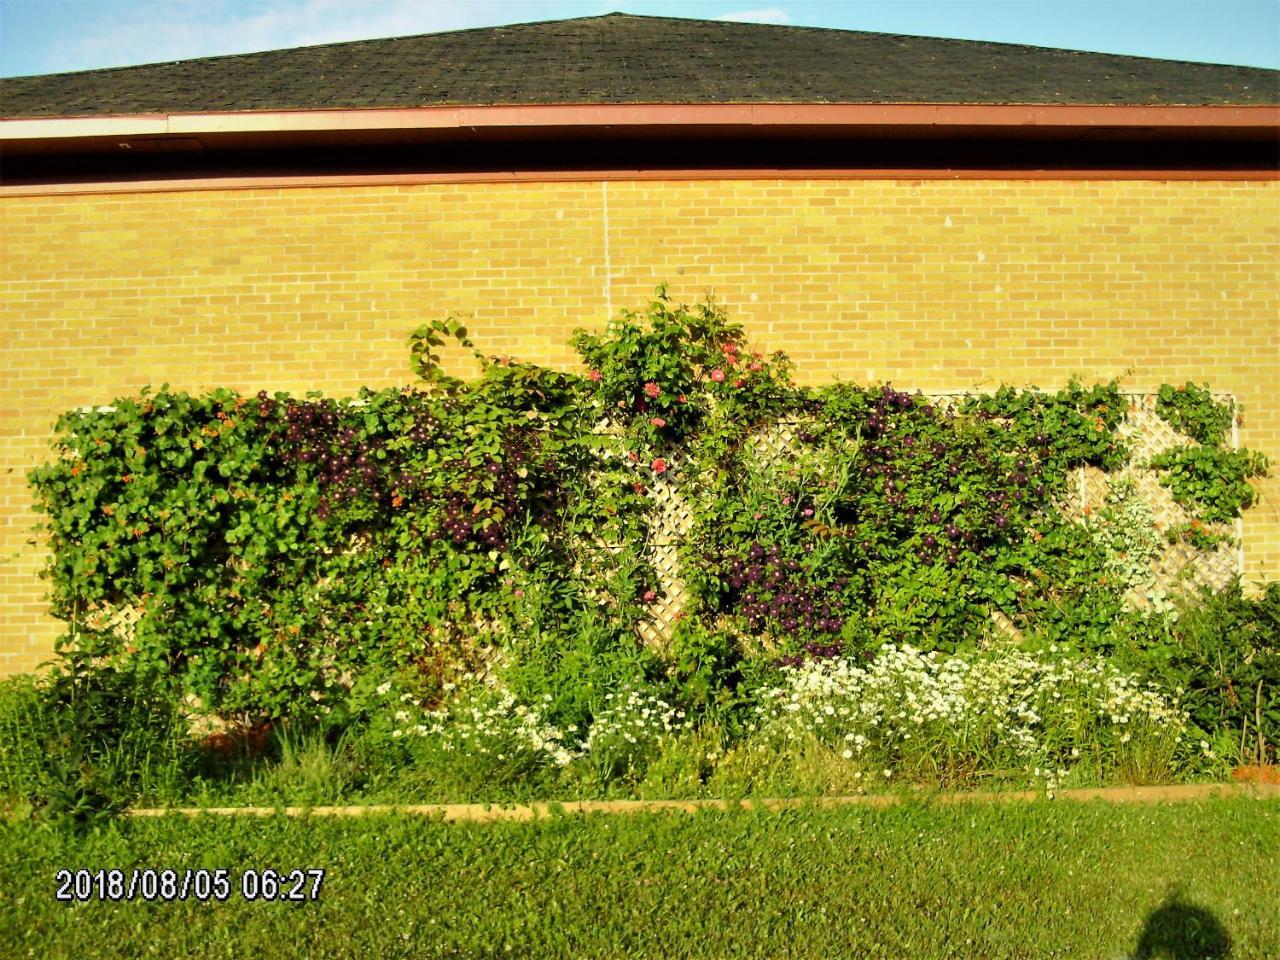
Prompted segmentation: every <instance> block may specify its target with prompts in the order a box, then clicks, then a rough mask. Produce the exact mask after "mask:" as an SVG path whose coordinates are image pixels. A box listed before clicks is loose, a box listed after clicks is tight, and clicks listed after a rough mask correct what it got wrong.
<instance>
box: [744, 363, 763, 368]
mask: <svg viewBox="0 0 1280 960" xmlns="http://www.w3.org/2000/svg"><path fill="white" fill-rule="evenodd" d="M747 369H748V370H763V369H764V364H763V363H753V364H751V365H750V366H749V367H747Z"/></svg>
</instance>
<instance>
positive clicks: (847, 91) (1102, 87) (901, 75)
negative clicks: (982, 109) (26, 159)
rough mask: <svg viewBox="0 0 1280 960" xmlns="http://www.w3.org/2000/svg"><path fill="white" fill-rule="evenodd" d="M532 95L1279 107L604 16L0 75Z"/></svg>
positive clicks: (977, 53)
mask: <svg viewBox="0 0 1280 960" xmlns="http://www.w3.org/2000/svg"><path fill="white" fill-rule="evenodd" d="M533 103H541V104H545V103H974V104H1001V103H1028V104H1046V103H1071V104H1109V103H1122V104H1146V105H1150V104H1155V105H1172V104H1190V105H1206V104H1277V103H1280V71H1278V70H1265V69H1261V68H1255V67H1234V66H1221V65H1215V64H1203V63H1183V62H1180V61H1173V60H1154V59H1148V58H1143V57H1128V56H1117V55H1112V54H1102V53H1082V52H1077V51H1071V50H1056V49H1048V48H1043V47H1026V46H1014V45H1010V44H1000V43H985V42H978V41H969V40H943V39H937V38H932V37H907V36H896V35H891V34H879V33H863V32H857V31H849V30H827V29H818V28H814V27H784V26H772V25H764V24H742V23H724V22H719V21H707V20H685V19H676V18H671V17H642V16H632V15H630V14H619V13H613V14H608V15H606V16H602V17H586V18H580V19H575V20H558V21H548V22H542V23H527V24H516V25H513V26H505V27H489V28H483V29H475V30H460V31H456V32H451V33H435V34H425V35H422V36H416V37H401V38H396V39H388V40H365V41H357V42H353V43H334V44H326V45H322V46H314V47H299V48H295V49H290V50H275V51H270V52H266V53H253V54H244V55H237V56H225V57H209V58H205V59H199V60H185V61H178V62H175V63H157V64H149V65H146V66H137V67H119V68H115V69H110V70H88V71H82V72H79V73H64V74H48V75H44V76H36V77H17V78H12V79H7V80H0V114H2V115H3V116H6V117H51V116H52V117H57V116H92V115H102V114H125V113H182V112H200V111H220V110H228V111H236V110H290V109H311V108H318V107H325V108H362V107H411V106H412V107H417V106H433V105H445V104H458V105H486V104H533Z"/></svg>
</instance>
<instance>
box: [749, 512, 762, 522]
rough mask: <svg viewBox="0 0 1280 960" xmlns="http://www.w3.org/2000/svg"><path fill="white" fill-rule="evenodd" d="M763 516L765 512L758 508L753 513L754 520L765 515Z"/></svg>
mask: <svg viewBox="0 0 1280 960" xmlns="http://www.w3.org/2000/svg"><path fill="white" fill-rule="evenodd" d="M763 516H764V514H763V513H761V512H760V511H759V510H757V511H756V512H755V513H753V514H752V515H751V517H752V519H753V520H759V519H760V518H761V517H763Z"/></svg>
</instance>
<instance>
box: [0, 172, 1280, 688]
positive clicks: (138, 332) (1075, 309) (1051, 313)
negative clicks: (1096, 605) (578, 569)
mask: <svg viewBox="0 0 1280 960" xmlns="http://www.w3.org/2000/svg"><path fill="white" fill-rule="evenodd" d="M0 239H2V242H3V260H2V266H0V271H2V272H0V330H2V331H3V351H4V352H3V372H4V376H3V379H2V380H0V436H2V439H3V449H2V450H0V458H2V460H3V462H2V463H0V674H4V673H8V672H13V671H17V670H24V669H29V668H31V667H33V666H34V665H35V664H36V663H37V662H39V661H40V660H41V659H43V658H44V657H46V656H47V655H48V653H49V651H50V650H51V645H52V640H53V638H54V636H55V635H56V631H57V626H58V625H57V624H56V623H54V622H53V621H51V620H50V619H48V618H47V617H46V616H45V615H44V612H43V610H44V605H43V602H42V594H43V592H44V584H43V582H42V581H40V580H39V579H38V578H37V571H38V569H39V568H40V566H41V565H42V562H43V557H42V552H41V550H40V548H39V547H38V546H35V545H32V544H31V543H29V541H31V540H33V539H34V534H33V527H34V525H35V524H36V522H37V519H38V518H37V515H36V514H35V513H34V512H32V511H31V508H30V501H29V498H28V496H27V493H26V489H25V481H24V474H25V471H26V470H27V469H28V468H29V467H31V466H32V465H34V464H36V463H37V462H39V461H41V460H42V459H43V458H44V457H46V456H47V454H48V442H49V439H50V436H51V428H52V424H53V421H54V418H55V417H56V416H57V414H58V413H59V412H61V411H63V410H66V409H68V408H71V407H75V406H80V405H83V404H98V403H105V402H108V401H110V400H111V399H112V398H114V397H117V396H120V395H123V394H128V393H131V392H134V391H136V390H137V389H138V388H140V387H142V386H143V385H146V384H155V385H159V384H160V383H162V382H164V381H168V382H169V383H170V384H171V385H173V386H174V387H180V388H184V389H188V390H200V389H203V388H206V387H212V386H215V385H229V386H233V387H236V388H238V389H240V390H243V391H255V392H256V391H257V390H258V389H261V388H265V389H267V390H273V391H274V390H281V389H283V390H293V391H299V392H301V391H305V390H308V389H322V390H324V391H326V392H327V393H331V394H338V395H341V394H349V393H352V392H354V391H356V390H357V389H358V388H359V387H360V386H361V385H366V384H367V385H370V386H375V387H377V386H385V385H389V384H400V383H407V382H410V381H411V380H412V377H411V374H410V373H409V369H408V363H407V357H408V353H407V350H406V348H405V343H404V340H405V336H406V334H407V333H408V331H409V330H410V329H411V328H412V327H413V326H415V325H416V324H417V323H419V322H420V321H421V320H422V319H424V318H428V317H437V316H444V315H445V314H447V313H449V312H451V311H458V312H460V313H462V314H464V315H468V316H470V317H471V318H472V320H471V323H470V326H471V328H472V330H473V331H474V336H475V339H476V340H477V342H478V345H479V346H480V347H481V348H482V349H484V350H485V351H486V352H492V353H508V352H509V353H511V354H513V355H516V356H519V357H522V358H524V359H528V360H531V361H535V362H538V363H544V364H552V365H567V364H570V363H571V362H572V355H571V352H570V351H569V349H568V346H567V343H566V341H567V338H568V336H569V333H570V332H571V330H572V329H573V328H574V327H576V326H595V325H599V324H602V323H603V322H604V320H605V318H606V317H607V316H608V314H609V312H610V310H617V309H619V308H621V307H640V306H642V305H643V304H644V303H645V302H647V298H648V296H649V295H650V293H651V291H652V289H653V286H654V284H655V283H656V282H657V281H659V280H664V279H665V280H668V281H669V282H670V286H671V290H672V293H673V294H674V295H675V296H677V297H679V298H681V299H684V300H687V301H691V300H693V299H696V298H698V297H700V296H702V295H703V294H704V293H706V292H707V291H712V292H714V294H715V296H716V298H717V300H718V301H719V302H721V303H722V304H724V306H725V307H727V308H728V310H729V313H730V315H731V316H732V317H733V318H734V319H737V320H740V321H742V322H744V323H745V324H746V325H747V328H748V331H749V333H750V334H752V336H753V338H754V339H755V340H756V341H757V342H758V343H759V344H761V345H762V346H764V347H765V348H767V349H771V350H772V349H785V350H787V351H788V352H790V354H791V355H792V357H793V358H794V359H795V361H796V363H797V366H798V373H799V376H800V378H801V379H802V380H803V381H805V382H820V381H825V380H830V379H833V378H835V377H840V378H843V379H850V380H886V379H889V380H893V381H894V382H895V383H896V384H898V385H900V386H905V387H911V388H915V387H919V388H921V389H924V390H954V389H965V388H969V387H991V386H994V385H996V384H998V383H999V382H1002V381H1004V382H1009V383H1014V384H1020V385H1026V384H1034V385H1039V386H1044V387H1057V386H1060V385H1062V384H1064V383H1065V382H1066V381H1067V379H1068V378H1069V377H1071V376H1072V375H1078V376H1080V377H1083V378H1084V379H1085V380H1087V381H1093V380H1098V379H1109V378H1111V377H1117V376H1120V377H1123V384H1124V386H1125V388H1126V389H1132V390H1137V391H1142V390H1148V389H1151V388H1154V387H1155V386H1157V385H1158V384H1160V383H1161V382H1162V381H1175V382H1181V381H1183V380H1186V379H1194V380H1197V381H1200V380H1207V381H1208V382H1209V383H1210V384H1211V386H1213V388H1214V389H1217V390H1225V391H1231V392H1234V393H1235V394H1236V395H1237V396H1238V397H1239V398H1240V401H1241V403H1242V405H1243V407H1244V410H1245V425H1244V427H1243V429H1242V430H1241V441H1242V442H1243V443H1244V444H1246V445H1247V446H1250V447H1254V448H1257V449H1261V450H1263V451H1264V452H1266V453H1267V454H1268V455H1269V456H1270V457H1271V458H1272V460H1273V461H1280V282H1278V281H1280V275H1278V274H1280V182H1260V183H1241V182H1236V183H1230V182H1148V181H996V180H991V181H987V180H969V181H945V180H925V181H911V180H900V181H887V180H846V181H831V180H826V181H805V180H729V181H687V182H665V181H634V182H623V181H617V182H610V183H608V184H602V183H599V182H597V183H489V184H427V185H417V186H399V187H397V186H377V187H342V188H301V189H279V190H240V191H225V192H220V191H210V192H189V193H158V194H120V195H96V196H62V197H58V196H49V197H18V198H7V199H5V200H3V201H0ZM1273 473H1280V470H1276V471H1273ZM1263 493H1264V496H1263V501H1262V503H1261V504H1260V505H1259V506H1258V507H1256V508H1255V509H1254V510H1253V511H1251V513H1250V515H1249V518H1248V521H1247V524H1246V541H1245V557H1246V568H1247V574H1246V575H1247V577H1248V578H1259V577H1267V578H1277V577H1280V480H1277V479H1275V478H1273V479H1271V480H1269V481H1267V483H1266V484H1265V487H1264V491H1263Z"/></svg>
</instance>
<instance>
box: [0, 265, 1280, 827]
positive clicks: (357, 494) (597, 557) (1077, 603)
mask: <svg viewBox="0 0 1280 960" xmlns="http://www.w3.org/2000/svg"><path fill="white" fill-rule="evenodd" d="M573 345H574V347H575V349H576V350H577V351H578V353H579V355H580V357H581V359H582V363H583V369H582V372H580V373H567V372H563V371H555V370H548V369H545V368H540V367H536V366H533V365H529V364H523V363H520V362H518V361H515V360H512V359H511V358H509V357H496V356H487V355H485V354H483V352H482V351H480V350H479V349H477V347H476V345H475V344H474V343H473V341H472V334H471V332H470V331H468V330H467V329H466V328H465V327H463V326H462V325H461V324H460V323H459V322H458V321H456V320H448V321H438V322H434V323H431V324H427V325H424V326H423V327H421V328H420V329H418V330H417V331H415V332H414V333H413V335H412V336H411V338H410V356H411V360H412V365H413V367H414V369H415V370H416V371H417V372H418V373H419V374H420V375H421V384H420V385H419V386H417V387H415V388H406V389H400V388H395V389H384V390H364V391H362V392H361V394H360V395H359V396H358V397H356V398H352V399H350V400H343V401H338V400H335V399H332V398H324V397H322V396H319V395H315V394H312V395H308V396H306V397H304V398H296V397H291V396H288V395H285V394H276V395H274V396H273V395H268V394H266V393H265V392H261V393H259V394H257V395H256V396H252V395H249V396H246V395H240V394H237V393H235V392H234V391H230V390H214V391H211V392H209V393H207V394H204V395H200V396H190V395H188V394H185V393H182V392H175V391H171V390H169V389H167V388H165V387H162V388H160V389H158V390H144V391H142V392H141V393H140V394H139V395H137V396H134V397H126V398H120V399H117V400H116V401H114V402H113V404H112V405H111V406H109V407H101V408H97V409H96V410H92V411H77V412H72V413H68V414H67V415H65V416H64V417H62V418H61V419H60V420H59V422H58V425H57V435H56V439H55V449H56V451H57V453H58V456H57V457H55V458H54V459H52V460H51V461H50V462H48V463H47V464H45V465H44V466H42V467H40V468H38V469H37V470H35V471H33V473H32V475H31V483H32V485H33V489H34V490H35V493H36V496H37V500H38V503H39V506H40V508H41V509H42V510H43V512H44V515H45V518H46V520H45V531H44V532H45V534H46V536H47V539H48V543H49V546H50V564H49V567H48V570H47V574H48V578H49V584H50V600H51V609H52V612H53V614H54V615H55V616H57V617H59V618H61V619H62V620H64V621H65V622H66V624H67V633H66V636H65V637H64V639H63V641H62V642H61V643H60V647H59V649H60V661H59V664H58V666H57V668H56V670H55V672H54V673H53V674H51V675H50V676H49V677H48V678H43V679H40V680H32V679H30V678H27V679H19V680H17V681H11V682H8V683H6V684H5V685H3V686H2V687H0V794H3V795H4V796H5V797H6V798H7V801H6V802H8V803H9V804H10V805H16V806H18V807H22V806H23V805H24V804H25V805H30V806H32V807H33V808H35V809H37V810H40V811H43V812H46V813H49V814H54V813H62V814H68V815H70V816H72V817H73V818H74V819H77V820H79V821H86V820H92V819H93V818H95V817H96V816H98V815H99V814H104V813H111V812H114V811H116V810H118V809H120V808H121V807H123V806H125V805H127V804H128V803H130V802H153V803H165V802H205V801H208V802H275V801H279V800H286V801H299V802H310V803H321V802H329V801H335V800H339V799H344V800H349V799H360V798H364V799H400V800H420V801H428V800H476V799H481V800H487V799H512V798H533V797H548V796H555V797H566V798H568V797H583V796H615V795H636V794H638V795H644V796H656V795H669V796H674V795H722V794H730V795H738V794H743V793H763V792H782V793H797V792H798V793H808V792H827V791H844V790H865V789H879V788H883V787H884V786H893V785H897V784H901V783H925V784H936V783H946V784H948V785H952V786H976V785H984V786H987V785H1005V784H1008V785H1018V786H1025V785H1027V784H1035V785H1038V786H1040V787H1042V788H1044V789H1046V790H1052V789H1054V788H1056V787H1058V786H1061V785H1081V784H1087V783H1117V782H1157V781H1167V780H1175V779H1196V778H1209V779H1212V778H1220V777H1224V776H1225V775H1226V774H1227V772H1228V771H1229V769H1230V767H1231V765H1233V764H1234V763H1236V762H1239V761H1241V760H1248V761H1250V762H1254V763H1262V764H1266V763H1269V762H1272V761H1274V758H1275V749H1276V743H1277V730H1278V727H1280V692H1278V691H1280V684H1277V680H1280V664H1278V662H1277V651H1280V585H1278V584H1271V585H1259V586H1258V588H1257V589H1256V590H1254V591H1252V592H1250V593H1246V592H1245V591H1244V590H1243V589H1242V588H1241V586H1240V585H1239V584H1234V585H1232V586H1230V587H1228V588H1226V589H1224V590H1221V591H1219V592H1217V593H1212V594H1210V593H1197V592H1196V591H1194V590H1191V589H1189V588H1188V589H1179V588H1177V587H1176V586H1175V587H1170V586H1169V585H1167V584H1165V585H1162V584H1161V583H1160V582H1158V580H1157V578H1156V576H1155V572H1154V571H1155V565H1156V562H1157V560H1158V558H1159V556H1160V555H1161V552H1162V551H1163V550H1164V549H1165V548H1166V547H1167V541H1168V540H1169V539H1174V540H1181V541H1182V542H1184V543H1189V544H1190V545H1191V546H1192V547H1194V548H1196V549H1203V550H1206V551H1211V550H1214V549H1217V548H1218V546H1219V545H1220V544H1222V543H1223V542H1225V541H1227V540H1229V538H1230V537H1231V536H1232V533H1231V528H1230V522H1231V521H1234V520H1235V519H1236V518H1237V517H1238V516H1239V515H1240V513H1241V511H1243V510H1245V509H1247V508H1248V507H1249V506H1250V505H1251V504H1252V502H1253V499H1254V489H1253V486H1252V485H1251V481H1252V480H1253V479H1254V478H1256V477H1257V476H1259V475H1261V474H1262V473H1263V472H1265V471H1266V469H1267V462H1266V459H1265V457H1263V456H1262V454H1260V453H1257V452H1252V451H1247V450H1235V449H1228V448H1227V447H1226V440H1227V435H1228V432H1229V430H1228V428H1229V427H1230V425H1231V423H1232V422H1233V420H1232V418H1233V417H1234V416H1235V411H1234V408H1231V407H1229V406H1224V405H1223V404H1222V403H1220V402H1219V401H1217V400H1215V399H1214V398H1213V396H1212V395H1211V394H1210V393H1209V391H1208V390H1207V389H1206V388H1201V387H1196V386H1195V385H1193V384H1191V385H1184V386H1183V387H1172V386H1168V389H1165V388H1161V391H1160V393H1159V402H1158V405H1157V409H1158V412H1159V413H1160V415H1161V416H1163V417H1165V418H1166V419H1167V420H1168V421H1169V422H1170V423H1171V424H1172V425H1173V426H1174V427H1175V428H1177V429H1178V430H1180V431H1182V432H1183V433H1185V434H1186V436H1187V440H1188V443H1187V444H1186V445H1184V446H1182V447H1179V448H1176V449H1174V450H1170V451H1167V452H1166V453H1164V454H1161V455H1160V456H1159V457H1157V458H1155V459H1154V460H1152V461H1151V463H1150V464H1146V465H1144V466H1147V467H1149V468H1150V469H1153V470H1156V471H1158V473H1159V475H1160V476H1161V478H1162V482H1165V483H1166V484H1167V486H1168V487H1169V489H1170V493H1171V495H1172V496H1173V497H1174V498H1175V499H1176V500H1177V501H1178V502H1180V503H1182V504H1184V505H1185V507H1186V508H1187V509H1188V510H1189V511H1190V515H1191V516H1192V517H1193V519H1192V521H1190V522H1189V523H1188V525H1187V526H1186V529H1174V528H1172V527H1171V528H1170V529H1168V530H1160V529H1158V528H1157V524H1156V523H1155V522H1154V520H1153V518H1152V516H1151V514H1150V512H1149V510H1147V508H1146V507H1145V505H1144V504H1143V502H1142V501H1141V499H1140V498H1139V497H1137V496H1136V495H1135V493H1134V490H1133V487H1132V486H1131V485H1127V484H1126V482H1125V481H1124V480H1123V479H1117V480H1116V482H1115V483H1114V485H1113V487H1112V493H1111V497H1110V498H1109V500H1108V502H1107V503H1106V504H1105V506H1104V507H1103V508H1101V509H1099V510H1098V511H1096V512H1095V513H1093V514H1091V515H1088V516H1084V517H1078V516H1073V515H1071V514H1070V513H1068V512H1065V511H1064V510H1063V509H1062V504H1063V503H1064V501H1065V500H1066V499H1067V498H1068V495H1069V492H1070V489H1071V483H1072V477H1073V476H1074V471H1076V470H1078V469H1080V468H1081V467H1084V466H1091V467H1095V468H1098V469H1101V470H1103V471H1110V472H1115V471H1117V470H1119V469H1120V468H1121V467H1123V466H1124V465H1125V464H1126V463H1128V462H1129V459H1130V456H1131V455H1130V451H1129V448H1128V446H1127V444H1126V442H1125V440H1124V436H1123V434H1122V432H1121V431H1120V429H1119V427H1120V425H1121V424H1122V423H1123V421H1124V417H1125V414H1126V409H1127V404H1128V401H1127V399H1126V397H1125V395H1124V394H1123V393H1122V392H1121V390H1120V387H1119V385H1118V384H1116V383H1110V384H1100V385H1094V386H1085V385H1082V384H1079V383H1071V384H1069V385H1068V386H1067V387H1065V388H1063V389H1061V390H1058V391H1056V392H1049V391H1042V390H1037V389H1015V388H1012V387H1004V388H1001V389H999V390H997V391H995V392H993V393H990V394H975V395H972V396H967V397H963V398H958V399H956V400H954V402H942V401H940V400H930V399H928V398H925V397H923V396H921V395H919V394H912V393H909V392H907V391H905V390H902V389H898V388H895V387H894V386H892V385H890V384H882V385H875V386H860V385H853V384H844V383H837V384H832V385H828V386H826V387H821V388H801V387H797V386H796V385H794V383H793V382H792V379H791V369H792V368H791V363H790V361H789V360H788V358H787V357H786V356H785V355H784V354H781V353H775V354H772V355H768V356H766V355H764V354H763V353H761V352H759V351H753V350H752V349H751V348H750V346H749V345H748V343H747V340H746V335H745V331H744V330H743V329H742V328H741V327H740V326H739V325H737V324H734V323H731V322H730V321H729V320H728V319H727V317H726V316H725V315H724V313H723V311H721V310H720V309H719V308H717V307H716V306H715V305H714V304H712V303H710V302H707V303H701V304H697V305H694V306H692V307H689V306H685V305H682V304H678V303H675V302H674V301H672V300H671V299H670V298H669V297H668V296H667V294H666V292H665V290H663V289H661V288H660V289H659V291H658V293H657V295H656V296H655V298H654V300H653V301H652V302H651V303H650V304H649V306H648V307H647V309H645V310H644V311H642V312H624V313H623V314H622V316H621V317H620V318H618V319H617V320H615V321H613V322H611V323H610V324H609V325H608V327H607V328H606V329H605V330H603V331H600V332H595V333H592V332H587V331H579V332H578V333H577V334H576V335H575V336H574V339H573ZM457 350H461V351H462V352H463V353H464V354H465V353H467V352H470V353H471V354H472V355H473V356H474V357H475V359H476V360H477V361H478V362H479V366H480V376H479V377H478V378H477V379H475V380H472V381H463V380H460V379H457V378H455V377H453V376H450V375H447V374H446V373H445V372H444V367H443V366H442V364H443V363H444V361H445V359H446V356H447V354H448V352H449V351H457ZM779 424H786V425H788V426H787V429H788V430H790V431H791V433H790V437H791V439H790V441H789V443H788V444H787V445H786V449H785V451H784V452H783V453H781V454H780V455H777V456H773V457H763V456H761V454H760V449H761V445H762V443H764V439H763V438H764V437H765V436H766V435H767V434H768V431H770V430H772V429H776V428H777V427H778V425H779ZM677 494H678V495H679V496H680V497H681V498H682V499H683V502H684V503H685V504H686V505H687V506H688V510H689V517H688V525H687V526H688V528H687V530H686V531H685V533H684V534H683V536H682V542H681V546H680V552H679V561H680V569H679V577H680V579H681V580H682V582H683V588H684V591H685V598H686V602H685V607H684V610H683V612H682V614H681V619H679V620H678V621H677V623H676V624H675V627H674V629H673V630H672V632H671V635H670V637H669V638H667V639H666V640H665V641H663V642H661V643H644V642H642V640H641V639H640V629H641V628H642V627H643V626H644V625H645V624H646V622H647V619H648V617H649V615H650V612H651V611H652V610H653V609H655V608H656V607H657V606H658V605H660V604H661V603H662V602H663V601H664V600H665V599H666V597H665V591H666V590H667V589H668V588H669V584H670V581H669V579H668V578H665V577H664V575H663V574H662V572H661V570H660V569H659V565H658V561H659V554H658V551H657V549H656V540H657V538H658V536H659V535H660V533H661V529H660V521H661V508H662V507H663V503H664V501H663V498H664V497H670V496H675V495H677ZM123 614H127V616H125V617H124V620H123V621H122V620H121V616H122V615H123ZM122 622H123V623H125V625H124V626H122V625H121V624H122ZM997 623H999V624H1000V626H999V627H998V628H997V626H996V624H997ZM122 684H130V685H131V686H129V688H128V691H126V693H121V692H120V691H121V690H122V689H124V688H123V687H122V686H121V685H122ZM112 691H115V693H112ZM82 726H83V728H84V730H86V731H88V732H90V736H88V737H87V738H86V739H84V740H83V741H78V740H76V738H75V737H73V736H72V735H71V733H70V731H73V730H78V729H80V728H81V727H82ZM95 731H96V732H95ZM33 744H40V745H42V746H41V748H40V749H32V745H33ZM106 784H115V786H112V787H110V788H108V787H106V786H105V785H106Z"/></svg>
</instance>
